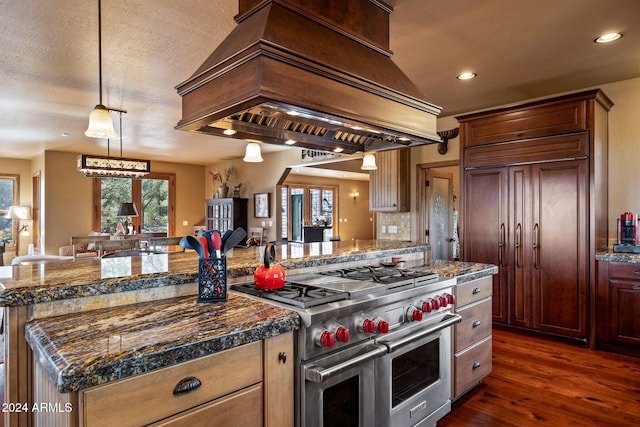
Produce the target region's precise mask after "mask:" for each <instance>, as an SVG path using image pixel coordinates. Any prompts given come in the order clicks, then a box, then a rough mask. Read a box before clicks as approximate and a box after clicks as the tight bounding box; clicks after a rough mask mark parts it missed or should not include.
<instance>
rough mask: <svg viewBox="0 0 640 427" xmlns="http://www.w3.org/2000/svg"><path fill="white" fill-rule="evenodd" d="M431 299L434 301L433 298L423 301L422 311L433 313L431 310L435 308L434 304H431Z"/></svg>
mask: <svg viewBox="0 0 640 427" xmlns="http://www.w3.org/2000/svg"><path fill="white" fill-rule="evenodd" d="M431 301H433V300H429V301H423V302H422V311H424V312H425V313H431V310H433V306H432V305H431Z"/></svg>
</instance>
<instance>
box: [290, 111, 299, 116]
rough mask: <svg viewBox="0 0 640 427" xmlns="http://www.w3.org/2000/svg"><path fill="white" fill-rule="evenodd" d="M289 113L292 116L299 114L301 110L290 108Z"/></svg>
mask: <svg viewBox="0 0 640 427" xmlns="http://www.w3.org/2000/svg"><path fill="white" fill-rule="evenodd" d="M287 114H288V115H290V116H299V115H300V112H299V111H295V110H289V111H287Z"/></svg>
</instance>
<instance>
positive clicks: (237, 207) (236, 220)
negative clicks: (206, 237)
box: [205, 197, 248, 234]
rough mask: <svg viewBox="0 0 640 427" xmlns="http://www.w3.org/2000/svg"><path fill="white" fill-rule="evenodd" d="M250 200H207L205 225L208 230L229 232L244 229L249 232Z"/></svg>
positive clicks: (237, 198)
mask: <svg viewBox="0 0 640 427" xmlns="http://www.w3.org/2000/svg"><path fill="white" fill-rule="evenodd" d="M247 206H248V199H242V198H239V197H234V198H228V199H207V200H206V207H205V224H206V227H207V230H220V232H221V233H222V234H224V232H225V231H227V230H234V229H236V228H238V227H242V228H244V229H245V230H247V218H248V216H247V215H248V210H247Z"/></svg>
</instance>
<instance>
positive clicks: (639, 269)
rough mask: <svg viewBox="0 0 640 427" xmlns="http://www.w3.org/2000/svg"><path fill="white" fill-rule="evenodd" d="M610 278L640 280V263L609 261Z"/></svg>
mask: <svg viewBox="0 0 640 427" xmlns="http://www.w3.org/2000/svg"><path fill="white" fill-rule="evenodd" d="M609 278H611V279H614V278H618V279H631V280H638V281H640V264H628V263H624V262H610V263H609Z"/></svg>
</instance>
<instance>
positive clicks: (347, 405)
mask: <svg viewBox="0 0 640 427" xmlns="http://www.w3.org/2000/svg"><path fill="white" fill-rule="evenodd" d="M359 390H360V376H358V375H356V376H355V377H351V378H349V379H347V380H345V381H342V382H340V383H338V384H336V385H334V386H331V387H329V388H327V389H325V390H324V393H323V402H322V403H323V404H322V408H323V414H322V419H323V420H324V422H323V425H325V426H328V425H336V426H340V427H358V426H359V425H360V398H359V396H360V391H359Z"/></svg>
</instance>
